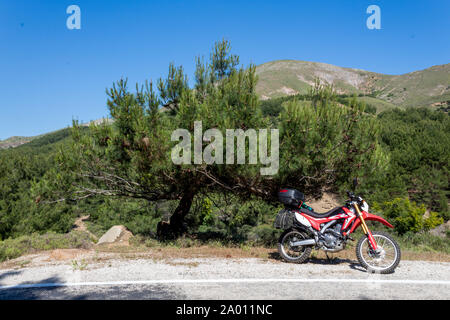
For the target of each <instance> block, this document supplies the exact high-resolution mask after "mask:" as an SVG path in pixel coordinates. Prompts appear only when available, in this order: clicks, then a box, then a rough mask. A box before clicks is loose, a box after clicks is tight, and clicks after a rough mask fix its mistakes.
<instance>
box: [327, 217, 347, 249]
mask: <svg viewBox="0 0 450 320" xmlns="http://www.w3.org/2000/svg"><path fill="white" fill-rule="evenodd" d="M341 228H342V223H337V224H335V225H334V226H333V227H331V228H328V229H327V230H326V231H325V233H324V234H323V244H324V246H325V247H324V248H323V249H324V250H326V251H340V250H342V249H344V243H343V240H342V236H341Z"/></svg>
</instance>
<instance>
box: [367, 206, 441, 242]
mask: <svg viewBox="0 0 450 320" xmlns="http://www.w3.org/2000/svg"><path fill="white" fill-rule="evenodd" d="M374 210H381V211H382V212H383V215H384V216H385V217H386V218H387V219H388V220H389V221H392V224H393V225H394V227H395V231H396V232H397V233H398V234H401V235H402V234H405V233H407V232H414V233H418V232H421V231H427V230H430V229H432V228H435V227H436V226H438V225H440V224H442V223H443V222H444V219H443V218H442V217H439V216H438V214H437V213H436V212H431V213H430V215H429V217H428V218H424V214H425V213H426V207H425V205H423V204H422V205H420V206H418V205H417V204H416V203H415V202H413V201H410V200H409V199H408V198H395V199H394V200H392V201H386V202H384V203H383V204H382V205H377V204H375V206H374Z"/></svg>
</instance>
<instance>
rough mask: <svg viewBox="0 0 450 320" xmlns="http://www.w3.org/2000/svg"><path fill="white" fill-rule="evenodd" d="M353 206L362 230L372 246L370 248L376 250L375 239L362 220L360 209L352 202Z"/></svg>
mask: <svg viewBox="0 0 450 320" xmlns="http://www.w3.org/2000/svg"><path fill="white" fill-rule="evenodd" d="M353 207H354V208H355V210H356V213H357V216H358V218H359V220H361V227H362V229H363V231H364V234H365V235H366V237H367V238H368V239H369V243H370V246H371V247H372V250H374V251H375V250H377V248H378V246H377V242H376V241H375V238H374V237H373V235H372V232H370V230H369V228H368V227H367V224H366V221H365V220H364V217H363V215H362V213H361V210H359V206H358V204H357V203H353Z"/></svg>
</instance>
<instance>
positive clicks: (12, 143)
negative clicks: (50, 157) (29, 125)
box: [0, 136, 37, 149]
mask: <svg viewBox="0 0 450 320" xmlns="http://www.w3.org/2000/svg"><path fill="white" fill-rule="evenodd" d="M35 138H37V136H36V137H11V138H8V139H5V140H0V149H9V148H15V147H18V146H20V145H22V144H25V143H28V142H30V141H32V140H33V139H35Z"/></svg>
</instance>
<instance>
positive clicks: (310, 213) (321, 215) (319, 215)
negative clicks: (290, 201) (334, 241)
mask: <svg viewBox="0 0 450 320" xmlns="http://www.w3.org/2000/svg"><path fill="white" fill-rule="evenodd" d="M340 211H341V207H336V208H334V209H331V210H330V211H328V212H324V213H319V212H315V211H311V210H308V209H305V208H300V212H301V213H304V214H307V215H308V216H311V217H314V218H328V217H330V216H334V215H337V214H339V213H340Z"/></svg>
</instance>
